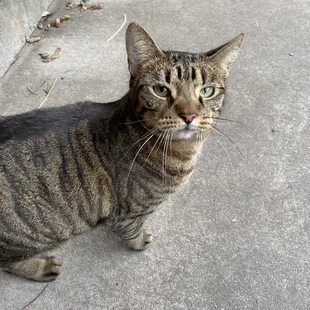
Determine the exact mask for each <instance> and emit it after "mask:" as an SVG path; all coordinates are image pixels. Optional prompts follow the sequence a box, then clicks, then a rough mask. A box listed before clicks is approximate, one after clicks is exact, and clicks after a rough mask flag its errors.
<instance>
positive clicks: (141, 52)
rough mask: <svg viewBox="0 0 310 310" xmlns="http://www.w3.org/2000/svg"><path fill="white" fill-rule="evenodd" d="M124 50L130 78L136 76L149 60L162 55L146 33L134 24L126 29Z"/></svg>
mask: <svg viewBox="0 0 310 310" xmlns="http://www.w3.org/2000/svg"><path fill="white" fill-rule="evenodd" d="M126 49H127V55H128V69H129V71H130V73H131V75H132V76H136V75H137V73H138V72H139V70H140V68H141V66H143V64H145V63H146V62H148V61H149V60H150V59H154V58H155V57H159V56H160V55H163V52H162V51H161V50H160V48H159V47H158V46H157V44H156V43H155V41H154V40H153V39H152V38H151V36H150V35H149V34H148V33H147V31H146V30H145V29H144V28H143V27H141V26H139V25H138V24H136V23H131V24H130V25H129V26H128V28H127V32H126Z"/></svg>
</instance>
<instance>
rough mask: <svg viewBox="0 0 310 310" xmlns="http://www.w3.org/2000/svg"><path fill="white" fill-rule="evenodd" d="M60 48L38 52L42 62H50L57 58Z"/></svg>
mask: <svg viewBox="0 0 310 310" xmlns="http://www.w3.org/2000/svg"><path fill="white" fill-rule="evenodd" d="M60 51H61V48H60V47H57V48H56V50H55V52H54V53H39V55H40V57H41V59H42V61H43V62H50V61H52V60H55V59H57V58H58V57H59V56H60V54H61V53H60Z"/></svg>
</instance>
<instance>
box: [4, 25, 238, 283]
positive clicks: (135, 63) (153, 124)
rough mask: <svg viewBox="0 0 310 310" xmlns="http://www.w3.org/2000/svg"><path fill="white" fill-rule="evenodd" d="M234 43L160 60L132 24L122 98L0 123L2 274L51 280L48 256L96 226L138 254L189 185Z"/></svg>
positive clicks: (56, 267) (55, 270) (55, 271)
mask: <svg viewBox="0 0 310 310" xmlns="http://www.w3.org/2000/svg"><path fill="white" fill-rule="evenodd" d="M242 39H243V34H240V35H239V36H237V37H236V38H234V39H233V40H232V41H230V42H228V43H226V44H224V45H222V46H220V47H218V48H216V49H214V50H212V51H210V52H207V53H201V54H192V53H184V52H173V51H168V52H166V51H162V50H161V49H160V48H159V47H158V46H157V45H156V43H155V42H154V41H153V39H152V38H151V37H150V35H149V34H148V33H147V32H146V30H145V29H144V28H142V27H141V26H139V25H137V24H135V23H132V24H130V25H129V27H128V29H127V33H126V47H127V54H128V67H129V71H130V74H131V79H130V90H129V92H128V93H127V94H126V95H125V96H124V97H123V98H121V99H120V100H118V101H116V102H112V103H107V104H102V103H87V102H82V103H77V104H74V105H69V106H65V107H58V108H47V109H42V110H36V111H31V112H28V113H24V114H21V115H15V116H8V117H2V118H0V142H1V144H0V173H1V177H0V268H1V269H2V270H5V271H8V272H11V273H13V274H17V275H20V276H23V277H26V278H28V279H32V280H36V281H51V280H55V279H56V278H57V276H58V275H59V274H60V271H61V263H60V261H59V260H58V259H57V258H55V257H54V256H53V255H52V253H53V252H54V251H55V250H57V248H58V247H59V245H60V244H62V243H64V242H65V241H66V240H68V239H69V238H70V237H71V236H73V235H76V234H80V233H82V232H84V231H87V230H89V229H90V228H92V227H95V226H96V225H98V224H101V223H103V224H105V225H106V226H107V227H108V228H109V229H111V231H113V232H114V233H115V234H116V235H118V236H119V237H120V238H121V239H122V240H124V242H125V243H126V244H127V245H128V246H129V247H131V248H133V249H135V250H144V249H146V248H147V247H148V246H149V245H150V243H151V242H152V239H153V236H152V232H151V231H149V230H146V229H144V228H143V224H144V222H145V219H146V218H147V217H148V216H149V215H150V214H152V213H153V212H154V211H155V210H156V208H157V207H158V205H160V204H161V203H162V202H163V201H164V200H165V199H166V198H167V196H168V195H170V194H171V193H173V192H175V191H176V190H177V189H178V188H179V187H180V185H182V184H184V182H186V181H187V180H188V179H189V177H190V175H191V173H192V171H193V168H194V166H195V163H196V159H197V155H198V154H199V151H200V149H201V146H202V144H203V141H204V140H205V138H206V137H207V135H208V134H209V133H210V130H211V129H212V126H213V124H214V122H215V120H216V119H217V118H218V116H219V113H220V110H221V108H222V102H223V97H224V91H225V80H226V78H227V76H228V71H229V68H230V65H231V64H232V62H233V61H234V60H235V58H236V57H237V54H238V52H239V50H240V45H241V42H242Z"/></svg>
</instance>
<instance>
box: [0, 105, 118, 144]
mask: <svg viewBox="0 0 310 310" xmlns="http://www.w3.org/2000/svg"><path fill="white" fill-rule="evenodd" d="M115 107H116V105H115V104H114V103H110V104H109V103H108V104H104V103H94V102H79V103H76V104H72V105H67V106H62V107H57V108H46V109H41V110H33V111H29V112H26V113H23V114H18V115H12V116H4V117H0V146H2V147H3V145H4V144H5V143H9V142H12V141H18V142H20V143H22V142H23V141H25V140H28V139H36V138H40V137H43V136H46V135H49V134H53V135H58V136H60V135H61V134H63V133H66V132H68V130H70V128H73V127H75V126H78V124H79V122H87V123H89V124H95V123H96V122H97V123H98V122H99V123H104V121H105V120H106V119H108V118H109V117H110V116H111V115H112V114H113V112H114V110H115Z"/></svg>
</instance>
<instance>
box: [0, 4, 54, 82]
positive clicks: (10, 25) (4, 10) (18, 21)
mask: <svg viewBox="0 0 310 310" xmlns="http://www.w3.org/2000/svg"><path fill="white" fill-rule="evenodd" d="M51 2H52V0H9V1H8V0H0V59H1V61H0V78H1V77H2V76H3V75H4V74H5V72H6V71H7V69H8V68H9V66H10V65H11V63H12V62H14V60H15V59H16V57H17V54H18V52H19V51H20V49H21V48H22V46H23V45H24V44H25V36H29V35H30V34H31V33H32V31H33V30H34V28H35V27H36V23H37V21H38V20H39V19H40V17H41V15H42V13H43V12H44V11H45V10H46V9H47V7H48V5H49V4H50V3H51Z"/></svg>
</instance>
